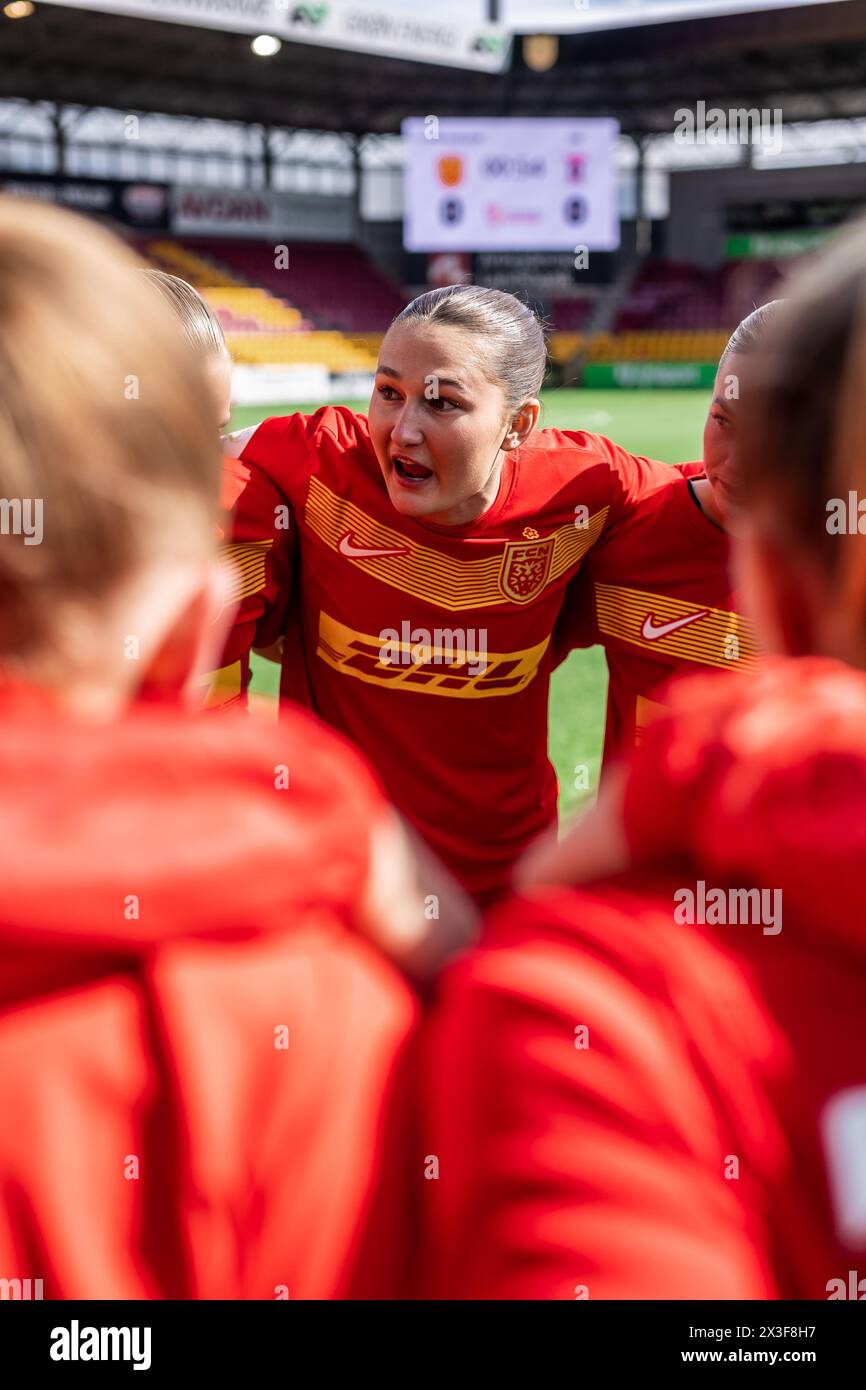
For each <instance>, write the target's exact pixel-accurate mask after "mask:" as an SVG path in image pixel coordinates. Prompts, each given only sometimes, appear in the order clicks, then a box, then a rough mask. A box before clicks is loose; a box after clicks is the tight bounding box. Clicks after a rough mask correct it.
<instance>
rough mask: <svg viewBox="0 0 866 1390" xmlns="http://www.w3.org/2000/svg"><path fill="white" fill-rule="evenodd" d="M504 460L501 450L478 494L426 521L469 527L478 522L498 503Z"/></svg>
mask: <svg viewBox="0 0 866 1390" xmlns="http://www.w3.org/2000/svg"><path fill="white" fill-rule="evenodd" d="M504 460H505V455H504V454H503V453H502V451H501V450H500V452H499V453H498V454H497V455H496V458H495V460H494V463H493V468H492V469H491V471H490V474H489V475H488V478H487V481H486V482H485V483H484V486H483V487H481V488H480V489H479V491H478V492H473V494H472V496H471V497H465V498H464V499H463V500H462V501H461V502H458V503H457V505H456V506H454V507H449V508H448V511H446V512H436V513H435V514H432V515H430V516H428V517H426V518H424V519H425V520H426V521H429V522H432V524H433V525H434V526H468V525H469V524H470V522H473V521H477V520H478V518H479V517H480V516H483V515H484V513H485V512H486V511H487V510H488V508H490V507H492V506H493V503H494V502H495V501H496V498H497V496H498V494H499V484H500V481H501V479H502V465H503V462H504Z"/></svg>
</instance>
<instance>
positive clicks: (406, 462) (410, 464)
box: [391, 454, 433, 483]
mask: <svg viewBox="0 0 866 1390" xmlns="http://www.w3.org/2000/svg"><path fill="white" fill-rule="evenodd" d="M391 462H392V463H393V465H394V471H395V472H396V474H397V476H398V478H401V479H402V481H403V482H405V483H426V482H427V480H428V479H429V478H432V477H433V469H432V468H427V467H426V466H425V465H424V464H423V463H416V462H415V461H414V459H410V458H404V457H403V456H402V455H401V454H396V455H395V456H394V457H393V458H392V459H391Z"/></svg>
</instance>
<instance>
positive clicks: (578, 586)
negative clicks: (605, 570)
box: [553, 551, 601, 667]
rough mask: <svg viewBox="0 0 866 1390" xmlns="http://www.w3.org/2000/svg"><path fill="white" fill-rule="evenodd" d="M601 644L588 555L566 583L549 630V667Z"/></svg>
mask: <svg viewBox="0 0 866 1390" xmlns="http://www.w3.org/2000/svg"><path fill="white" fill-rule="evenodd" d="M600 641H601V637H600V635H599V631H598V620H597V618H596V612H595V580H594V578H593V564H592V551H590V553H589V555H588V557H587V559H586V560H585V561H584V563H583V564H582V565H581V567H580V569H579V570H578V572H577V574H576V575H575V576H574V578H573V579H572V580H570V581H569V583H568V585H567V587H566V590H565V599H564V601H563V605H562V608H561V609H560V613H559V617H558V618H557V620H556V626H555V627H554V629H553V665H554V667H556V666H559V665H561V663H562V662H563V661H565V658H566V657H567V656H568V654H569V652H572V651H574V650H575V648H577V647H595V646H596V645H597V644H598V643H599V642H600Z"/></svg>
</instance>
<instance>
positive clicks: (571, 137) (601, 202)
mask: <svg viewBox="0 0 866 1390" xmlns="http://www.w3.org/2000/svg"><path fill="white" fill-rule="evenodd" d="M402 129H403V141H404V146H405V184H404V190H405V191H404V223H403V241H404V244H405V247H406V249H407V250H408V251H568V250H572V249H574V250H577V248H579V247H582V248H586V250H588V251H615V250H616V248H617V247H618V246H619V206H618V201H617V175H616V145H617V140H618V139H619V125H618V124H617V122H616V121H613V120H607V119H599V120H545V119H538V120H531V119H526V120H519V119H514V120H512V119H510V118H508V117H503V118H501V119H500V118H478V119H465V120H464V119H461V118H458V117H453V118H451V117H443V118H441V119H440V118H438V117H436V116H418V117H414V116H413V117H412V118H410V119H409V120H406V121H404V122H403V128H402Z"/></svg>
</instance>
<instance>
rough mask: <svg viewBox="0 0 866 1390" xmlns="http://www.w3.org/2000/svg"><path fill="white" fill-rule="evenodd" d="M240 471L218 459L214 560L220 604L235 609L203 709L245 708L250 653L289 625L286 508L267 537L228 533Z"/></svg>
mask: <svg viewBox="0 0 866 1390" xmlns="http://www.w3.org/2000/svg"><path fill="white" fill-rule="evenodd" d="M244 481H245V479H244V475H243V470H242V469H241V468H240V467H239V465H238V463H237V461H236V460H235V459H233V458H231V457H226V458H224V459H223V474H222V487H221V492H220V508H221V513H222V514H221V518H220V521H221V524H220V526H219V530H218V535H219V539H220V542H221V544H220V558H221V561H222V563H223V566H224V569H225V602H226V604H227V605H228V604H233V605H237V611H236V614H235V619H234V622H233V624H232V627H231V630H230V633H229V636H228V639H227V641H226V645H225V647H224V650H223V654H222V665H221V666H220V668H219V670H218V671H212V672H210V673H209V675H208V677H207V679H206V680H203V681H202V686H203V687H204V689H205V691H206V693H205V695H204V701H203V703H204V707H205V708H206V709H219V710H225V709H231V708H232V707H234V706H238V707H242V708H244V707H246V703H247V691H248V689H249V683H250V651H251V649H252V648H253V647H269V646H271V644H272V643H273V642H275V641H276V640H277V638H278V637H280V636H281V635H282V633H283V631H284V629H285V627H286V624H287V622H288V621H289V603H290V599H291V594H292V586H293V577H294V571H295V564H296V553H295V533H294V529H293V528H292V527H291V525H290V517H289V513H288V509H287V508H284V510H283V513H281V514H279V515H275V516H274V517H273V519H272V527H271V532H270V534H269V535H268V536H266V537H262V536H260V535H258V534H256V535H255V536H253V537H251V538H250V539H247V538H246V537H245V536H242V535H240V534H238V533H237V531H234V532H233V515H232V509H233V507H234V505H235V502H236V501H237V498H238V496H239V494H240V492H241V491H242V490H243V487H244Z"/></svg>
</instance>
